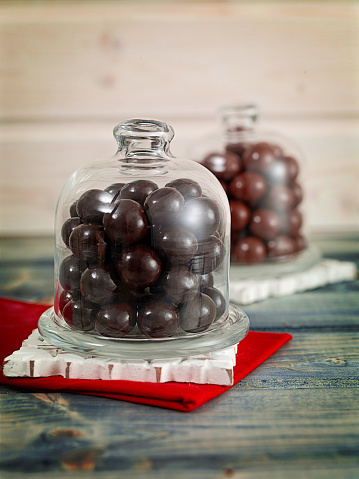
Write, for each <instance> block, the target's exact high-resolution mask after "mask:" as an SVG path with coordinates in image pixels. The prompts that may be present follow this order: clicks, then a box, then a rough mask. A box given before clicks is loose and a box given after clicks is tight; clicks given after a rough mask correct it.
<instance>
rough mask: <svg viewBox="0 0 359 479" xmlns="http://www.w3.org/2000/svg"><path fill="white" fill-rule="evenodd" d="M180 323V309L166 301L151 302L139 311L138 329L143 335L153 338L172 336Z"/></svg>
mask: <svg viewBox="0 0 359 479" xmlns="http://www.w3.org/2000/svg"><path fill="white" fill-rule="evenodd" d="M179 323H180V316H179V312H178V309H177V308H176V307H175V306H174V305H173V304H170V303H166V302H164V301H150V302H148V303H146V304H144V305H143V306H142V307H141V308H140V310H139V311H138V318H137V324H138V327H139V329H140V331H141V333H142V334H144V335H145V336H148V337H151V338H166V337H170V336H172V335H173V334H174V333H175V331H176V329H177V328H178V326H179Z"/></svg>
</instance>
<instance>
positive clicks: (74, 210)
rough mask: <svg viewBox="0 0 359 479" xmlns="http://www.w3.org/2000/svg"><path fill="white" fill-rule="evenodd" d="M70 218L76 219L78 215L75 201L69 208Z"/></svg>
mask: <svg viewBox="0 0 359 479" xmlns="http://www.w3.org/2000/svg"><path fill="white" fill-rule="evenodd" d="M70 216H71V218H75V217H78V214H77V201H75V202H74V203H72V205H71V206H70Z"/></svg>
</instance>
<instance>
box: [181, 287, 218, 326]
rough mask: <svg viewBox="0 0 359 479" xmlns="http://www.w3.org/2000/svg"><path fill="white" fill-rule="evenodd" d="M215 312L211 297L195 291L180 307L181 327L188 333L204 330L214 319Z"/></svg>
mask: <svg viewBox="0 0 359 479" xmlns="http://www.w3.org/2000/svg"><path fill="white" fill-rule="evenodd" d="M216 314H217V309H216V305H215V303H214V301H213V299H212V298H210V297H209V296H207V295H206V294H203V293H197V294H196V296H195V297H194V298H193V299H192V300H191V301H189V302H188V303H185V304H184V305H183V306H182V307H181V308H180V316H181V328H182V329H183V330H184V331H187V332H189V333H199V332H202V331H205V330H206V329H208V327H209V326H210V325H211V324H212V323H213V321H214V320H215V318H216Z"/></svg>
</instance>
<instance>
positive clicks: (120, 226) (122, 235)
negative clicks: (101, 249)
mask: <svg viewBox="0 0 359 479" xmlns="http://www.w3.org/2000/svg"><path fill="white" fill-rule="evenodd" d="M121 192H122V190H121ZM114 205H115V206H114V208H113V210H112V211H111V213H107V214H105V215H104V217H103V226H104V229H105V233H106V235H107V236H108V237H109V238H110V240H111V241H113V242H115V243H120V244H130V243H136V242H137V241H140V240H141V239H142V238H143V237H144V236H145V235H146V232H147V228H148V222H147V216H146V213H145V212H144V209H143V208H142V206H141V205H140V204H139V203H137V202H136V201H134V200H130V199H120V200H117V201H116V202H115V203H114Z"/></svg>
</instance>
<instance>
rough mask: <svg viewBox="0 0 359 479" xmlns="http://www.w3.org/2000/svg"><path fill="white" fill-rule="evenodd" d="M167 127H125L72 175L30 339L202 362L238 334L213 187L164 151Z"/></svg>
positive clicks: (133, 122) (220, 197) (209, 177)
mask: <svg viewBox="0 0 359 479" xmlns="http://www.w3.org/2000/svg"><path fill="white" fill-rule="evenodd" d="M173 135H174V133H173V129H172V128H171V127H170V126H169V125H167V124H166V123H163V122H161V121H158V120H152V119H130V120H127V121H125V122H123V123H121V124H120V125H118V126H116V127H115V129H114V136H115V138H116V141H117V144H118V151H117V154H116V155H115V156H114V157H113V158H112V159H110V160H107V161H106V160H105V161H101V162H96V163H92V164H89V165H87V166H84V167H82V168H80V169H79V170H77V171H75V172H74V173H73V174H72V175H71V177H70V178H69V179H68V181H67V182H66V184H65V185H64V188H63V190H62V192H61V194H60V197H59V200H58V204H57V210H56V217H55V301H54V308H52V309H51V310H49V311H47V312H46V313H45V314H44V315H43V316H42V317H41V318H40V320H39V330H40V332H41V334H42V335H43V336H44V337H45V338H46V339H47V340H49V341H50V342H51V343H53V344H55V345H57V346H60V347H62V348H63V349H65V350H71V351H76V352H79V353H82V354H99V355H105V356H120V357H121V356H123V357H134V358H147V359H150V358H157V357H178V356H188V355H193V354H202V353H204V352H208V351H213V350H215V349H220V348H223V347H227V346H230V345H232V344H235V343H236V342H238V341H240V340H241V339H243V337H244V336H245V335H246V333H247V331H248V318H247V316H246V315H245V314H244V313H243V312H241V311H239V310H237V309H236V308H234V307H232V306H230V305H229V299H228V298H229V284H228V282H229V281H228V276H229V254H230V210H229V204H228V199H227V196H226V194H225V192H224V190H223V188H222V187H221V185H220V182H219V181H218V179H217V178H216V177H215V176H214V175H213V174H212V173H211V172H210V171H209V170H208V169H206V168H205V167H204V166H202V165H200V164H199V163H196V162H194V161H191V160H176V159H175V158H174V157H173V156H172V154H171V152H170V148H169V145H170V141H171V140H172V138H173Z"/></svg>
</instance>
